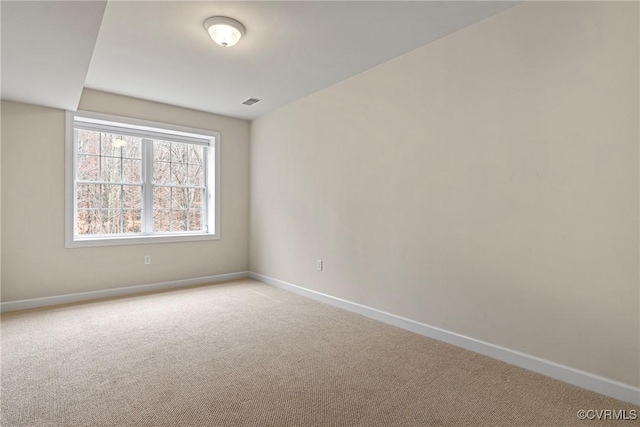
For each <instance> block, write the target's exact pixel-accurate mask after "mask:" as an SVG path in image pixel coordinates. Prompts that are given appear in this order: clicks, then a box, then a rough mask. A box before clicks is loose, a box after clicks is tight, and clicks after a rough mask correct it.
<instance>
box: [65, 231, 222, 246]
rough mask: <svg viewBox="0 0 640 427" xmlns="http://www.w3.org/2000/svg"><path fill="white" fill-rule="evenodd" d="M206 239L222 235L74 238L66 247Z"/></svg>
mask: <svg viewBox="0 0 640 427" xmlns="http://www.w3.org/2000/svg"><path fill="white" fill-rule="evenodd" d="M205 240H220V236H219V235H217V234H169V235H156V236H128V237H121V236H118V237H91V238H72V239H67V241H66V242H65V248H67V249H72V248H91V247H100V246H127V245H148V244H156V243H178V242H199V241H205Z"/></svg>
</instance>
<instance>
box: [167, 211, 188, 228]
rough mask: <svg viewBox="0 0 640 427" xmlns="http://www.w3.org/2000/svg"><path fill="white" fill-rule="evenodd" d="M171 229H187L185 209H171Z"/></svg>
mask: <svg viewBox="0 0 640 427" xmlns="http://www.w3.org/2000/svg"><path fill="white" fill-rule="evenodd" d="M171 214H172V218H171V231H187V211H171Z"/></svg>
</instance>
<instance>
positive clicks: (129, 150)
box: [122, 136, 142, 159]
mask: <svg viewBox="0 0 640 427" xmlns="http://www.w3.org/2000/svg"><path fill="white" fill-rule="evenodd" d="M122 139H123V140H124V141H125V144H124V146H123V147H122V157H128V158H132V159H141V158H142V139H141V138H136V137H134V136H123V137H122Z"/></svg>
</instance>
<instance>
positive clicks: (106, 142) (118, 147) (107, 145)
mask: <svg viewBox="0 0 640 427" xmlns="http://www.w3.org/2000/svg"><path fill="white" fill-rule="evenodd" d="M123 145H124V140H123V137H122V135H115V134H110V133H101V134H100V154H101V155H103V156H113V157H122V147H123Z"/></svg>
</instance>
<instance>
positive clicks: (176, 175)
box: [171, 163, 187, 185]
mask: <svg viewBox="0 0 640 427" xmlns="http://www.w3.org/2000/svg"><path fill="white" fill-rule="evenodd" d="M171 183H172V184H175V185H186V184H187V164H186V163H171Z"/></svg>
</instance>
